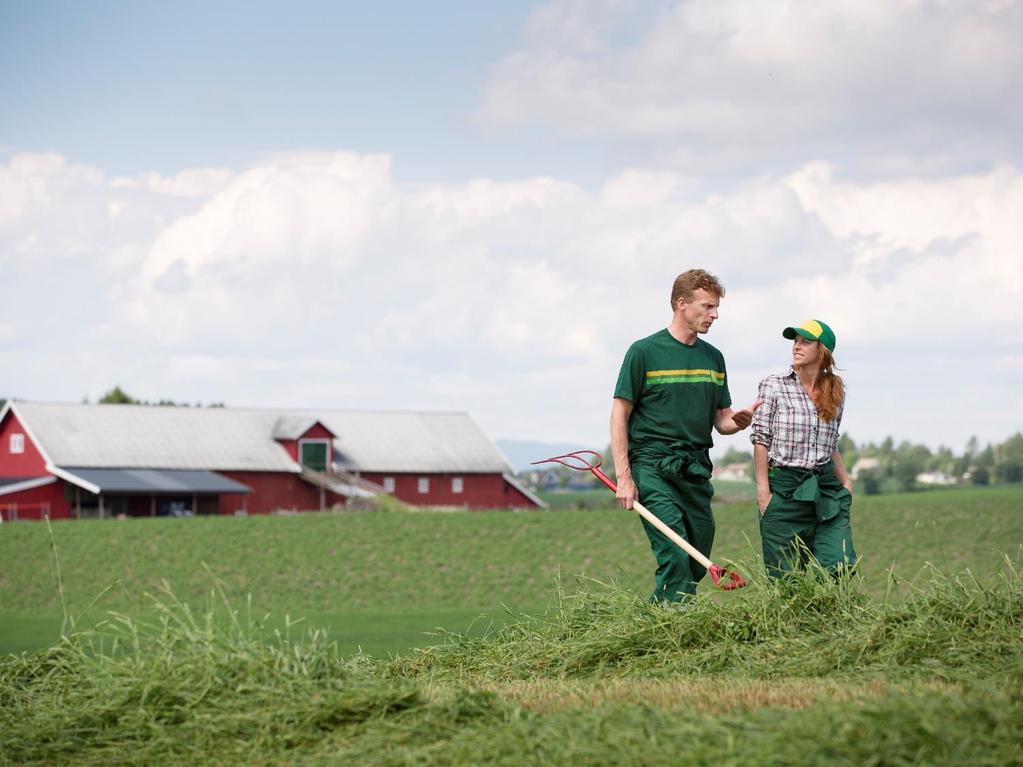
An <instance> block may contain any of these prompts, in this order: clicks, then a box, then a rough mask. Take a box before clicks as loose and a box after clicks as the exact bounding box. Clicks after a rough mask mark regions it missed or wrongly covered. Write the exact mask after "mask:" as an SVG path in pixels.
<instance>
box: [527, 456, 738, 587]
mask: <svg viewBox="0 0 1023 767" xmlns="http://www.w3.org/2000/svg"><path fill="white" fill-rule="evenodd" d="M583 454H588V455H593V456H596V462H595V463H591V462H590V461H589V460H588V459H586V458H584V457H583ZM575 461H577V462H578V463H573V462H575ZM602 461H603V457H602V456H601V455H600V453H598V452H596V451H594V450H576V451H575V452H574V453H566V454H565V455H556V456H554V457H553V458H546V459H544V460H542V461H533V462H532V464H531V465H535V464H541V463H560V464H561V465H562V466H567V467H568V468H570V469H575V470H576V471H589V472H592V473H593V476H595V477H596V478H597V479H599V480H600V481H601V482H603V483H604V484H605V485H607V487H608V488H610V490H611V492H613V493H617V492H618V485H616V484H615V482H614V480H613V479H611V478H610V477H609V476H607V474H605V473H604V472H602V471H601V470H600V464H601V462H602ZM632 508H633V510H634V511H635V512H636V513H637V514H639V515H640V516H641V517H643V519H645V520H646V521H647V522H649V523H650V524H651V525H653V526H654V527H656V528H657V529H658V530H660V532H661V534H662V535H664V537H665V538H667V539H668V540H669V541H671V542H672V543H674V544H675V545H676V546H678V547H679V548H680V549H682V550H683V551H684V552H685V553H686V554H688V555H689V556H691V557H692V558H693V559H695V560H696V561H697V562H699V563H700V564H701V565H703V566H704V567H705V568H707V572H709V573H710V577H711V580H713V581H714V585H715V586H719V587H720V588H722V589H724V590H726V591H731V590H732V589H741V588H742V587H743V586H745V585H746V581H745V580H743V577H742V576H741V575H739V573H737V572H735V571H734V570H729V569H727V568H724V567H721V566H720V565H716V564H714V563H713V562H711V561H710V560H709V559H707V557H705V556H704V555H703V553H702V552H701V551H699V550H698V549H697V548H696V547H695V546H693V544H691V543H690V542H689V541H687V540H686V539H685V538H683V537H682V536H681V535H679V534H678V533H676V532H675V531H674V530H672V529H671V528H670V527H668V526H667V525H666V524H664V522H663V521H662V520H661V519H660V517H658V516H657V515H656V514H654V513H653V512H651V511H650V510H649V509H648V508H647V507H646V506H644V505H643V504H641V503H640V502H639V501H638V500H637V501H633V502H632ZM722 578H724V579H725V580H724V582H722Z"/></svg>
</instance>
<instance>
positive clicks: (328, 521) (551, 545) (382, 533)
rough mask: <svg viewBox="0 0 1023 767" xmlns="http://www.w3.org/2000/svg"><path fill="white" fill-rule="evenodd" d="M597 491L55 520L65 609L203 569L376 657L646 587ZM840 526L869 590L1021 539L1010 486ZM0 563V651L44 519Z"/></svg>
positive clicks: (975, 564) (42, 587)
mask: <svg viewBox="0 0 1023 767" xmlns="http://www.w3.org/2000/svg"><path fill="white" fill-rule="evenodd" d="M721 495H725V494H724V493H721ZM599 497H600V498H603V499H604V500H605V501H606V503H607V505H606V506H605V508H603V509H595V510H590V511H560V512H557V513H553V512H551V513H543V512H530V513H524V512H522V513H509V512H474V513H450V512H437V513H432V512H409V513H400V512H392V513H380V514H370V513H359V514H309V515H298V516H263V517H248V518H233V517H232V518H209V517H199V518H193V519H166V518H158V519H135V520H119V521H117V520H109V521H90V522H60V523H54V525H53V535H54V542H55V544H56V551H57V555H58V556H59V559H60V566H61V571H62V576H63V577H62V580H63V588H64V598H65V601H66V603H67V607H68V611H69V613H70V614H71V615H72V617H78V616H79V615H80V614H81V613H82V612H83V611H85V610H86V609H87V608H90V605H92V606H91V608H90V609H89V611H88V613H87V614H86V615H85V617H84V618H83V621H84V622H86V623H87V622H88V621H89V620H90V619H94V620H99V619H102V618H103V617H104V616H105V614H106V611H108V610H118V611H122V612H130V613H138V612H140V611H141V612H144V611H145V610H146V599H145V596H144V595H145V594H146V593H147V592H152V591H153V590H154V589H156V588H157V587H158V586H159V584H160V583H161V581H167V582H168V583H169V584H170V585H171V586H172V588H173V589H174V591H175V593H176V594H177V595H178V596H179V597H180V598H181V599H183V600H185V601H188V602H191V603H199V602H201V601H202V600H203V599H204V598H205V596H206V594H207V592H208V590H209V588H210V578H209V575H208V573H207V571H206V569H205V568H206V567H208V568H209V569H210V570H211V571H212V572H213V574H215V575H216V576H217V577H218V578H220V579H222V581H223V582H224V584H225V587H226V590H227V594H228V596H229V598H230V599H231V601H232V602H233V603H238V604H241V603H243V602H244V601H245V600H246V599H247V597H248V596H249V595H252V597H253V598H254V600H255V603H256V605H257V607H258V608H259V609H260V610H262V611H266V612H268V613H271V614H272V615H274V616H276V617H277V618H278V620H283V618H284V616H285V615H290V616H291V617H292V618H294V617H304V618H305V619H306V620H307V621H308V622H309V624H310V625H312V626H314V627H322V628H327V629H329V630H330V632H331V634H332V635H333V636H334V637H335V638H336V639H338V640H339V641H340V642H341V643H342V645H343V646H344V647H345V648H346V649H350V650H354V649H356V648H357V647H362V649H363V650H364V651H365V652H368V653H370V654H373V655H386V654H388V653H392V652H399V651H405V650H408V649H410V648H411V647H413V646H415V645H419V644H423V643H428V642H430V641H432V640H431V639H430V638H429V637H427V636H425V633H424V632H427V631H429V630H431V629H432V628H434V627H437V626H442V627H445V628H448V629H452V630H461V629H463V628H465V627H466V626H468V625H469V623H470V622H471V621H472V620H473V619H474V618H475V617H476V616H478V615H479V614H481V613H487V614H490V615H494V616H496V617H497V619H499V620H500V619H501V618H502V616H503V614H504V613H505V608H508V609H510V610H511V611H513V612H534V611H539V610H542V609H543V608H544V607H545V605H546V604H547V602H548V600H549V598H550V595H551V591H552V588H553V584H554V581H555V579H556V578H558V577H561V579H562V580H563V581H564V582H565V583H566V585H567V586H568V587H569V588H571V587H572V583H573V582H574V581H573V578H574V576H577V575H583V576H587V577H591V578H596V579H598V580H601V581H609V580H615V581H617V582H619V583H621V584H623V585H624V586H626V587H627V588H630V589H633V590H635V591H637V592H639V593H642V594H646V593H648V591H649V590H650V588H651V586H652V557H651V555H650V553H649V544H648V543H647V541H646V537H645V535H644V533H643V531H642V528H641V525H640V522H639V520H638V518H637V517H636V515H635V514H632V513H626V512H624V511H621V510H617V509H615V508H613V506H611V505H610V504H612V503H613V498H612V496H611V494H610V493H608V492H607V491H604V492H602V493H601V495H600V496H599ZM726 497H728V496H726ZM716 514H717V518H718V534H717V540H716V543H715V548H714V556H715V558H716V559H718V560H722V559H729V558H730V559H732V560H736V561H739V562H742V563H744V564H746V563H749V564H747V567H755V566H756V565H755V564H753V563H752V560H753V559H754V558H755V555H756V546H757V545H758V542H759V539H758V532H757V522H756V512H755V510H754V508H753V506H752V501H749V502H748V503H719V504H717V506H716ZM853 524H854V533H855V540H856V546H857V549H858V551H859V552H860V554H861V556H862V557H863V578H864V581H865V582H866V584H867V587H868V590H869V591H870V592H871V593H872V594H874V595H875V596H879V595H881V594H882V593H883V592H884V590H885V588H886V586H887V570H888V569H889V568H890V567H893V566H894V568H895V571H896V573H898V574H900V575H901V576H902V577H903V578H912V577H913V576H914V575H915V574H916V573H917V572H919V570H920V568H921V567H922V566H923V565H924V563H925V562H930V563H932V564H934V565H936V566H937V567H939V568H940V569H942V570H944V571H948V572H953V571H959V570H963V569H966V568H970V569H971V570H973V571H974V572H975V573H978V574H979V575H985V574H988V573H990V572H992V571H993V570H994V569H996V568H997V566H998V564H999V560H1000V557H1001V553H1002V552H1005V551H1009V550H1011V549H1012V548H1013V547H1014V546H1017V545H1021V544H1023V491H1021V490H1019V489H1017V488H994V489H989V490H947V491H942V492H931V493H915V494H907V495H888V496H872V497H863V498H858V499H857V501H856V506H855V508H854V522H853ZM0 563H2V565H0V653H2V652H11V651H20V650H27V649H40V648H42V647H44V646H46V645H48V644H52V643H53V642H55V641H56V640H57V638H58V636H59V629H60V625H61V621H62V615H63V611H62V607H61V601H60V596H59V594H58V590H57V583H56V580H55V577H54V568H53V564H52V554H51V546H50V538H49V535H48V534H47V531H46V527H45V526H44V525H42V524H38V523H23V524H12V525H5V526H4V527H3V528H2V529H0ZM107 589H109V590H107ZM105 590H106V591H105ZM104 591H105V593H104ZM101 594H102V596H100V598H99V599H98V600H97V599H96V598H97V596H99V595H101ZM94 600H95V604H93V602H94Z"/></svg>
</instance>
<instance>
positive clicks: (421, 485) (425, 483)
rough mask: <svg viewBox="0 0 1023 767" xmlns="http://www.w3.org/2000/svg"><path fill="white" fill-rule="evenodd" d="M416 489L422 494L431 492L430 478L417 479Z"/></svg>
mask: <svg viewBox="0 0 1023 767" xmlns="http://www.w3.org/2000/svg"><path fill="white" fill-rule="evenodd" d="M416 490H418V491H419V493H420V494H421V495H425V494H426V493H428V492H430V478H429V477H420V478H419V479H418V480H417V481H416Z"/></svg>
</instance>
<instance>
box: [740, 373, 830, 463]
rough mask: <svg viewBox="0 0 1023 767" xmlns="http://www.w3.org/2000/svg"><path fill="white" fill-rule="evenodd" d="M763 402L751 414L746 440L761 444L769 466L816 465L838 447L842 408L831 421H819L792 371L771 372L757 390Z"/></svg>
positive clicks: (809, 399)
mask: <svg viewBox="0 0 1023 767" xmlns="http://www.w3.org/2000/svg"><path fill="white" fill-rule="evenodd" d="M757 397H758V399H762V400H763V401H764V403H763V404H762V405H761V406H760V407H759V408H757V411H756V413H755V414H754V416H753V431H752V433H751V434H750V441H751V442H752V443H753V444H754V445H765V446H766V447H767V456H768V459H769V462H770V465H771V466H787V467H790V468H798V469H816V468H817V467H818V466H823V465H824V464H826V463H827V462H828V461H830V460H831V456H832V454H833V453H834V452H835V449H836V448H837V447H838V429H839V426H840V425H841V424H842V408H839V411H838V416H837V417H836V418H835V420H833V421H822V420H821V418H820V416H819V415H817V408H816V407H815V406H814V404H813V400H812V399H811V398H810V395H809V394H807V393H806V389H804V388H803V385H802V384H801V383H799V376H797V375H796V371H795V370H793V369H792V368H789V372H788V373H785V374H783V375H771V376H768V377H767V378H765V379H764V380H763V381H761V382H760V388H759V389H758V394H757Z"/></svg>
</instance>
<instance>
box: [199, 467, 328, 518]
mask: <svg viewBox="0 0 1023 767" xmlns="http://www.w3.org/2000/svg"><path fill="white" fill-rule="evenodd" d="M217 474H220V475H222V476H224V477H227V478H228V479H233V480H234V481H235V482H241V483H242V484H243V485H246V486H248V487H250V488H252V492H251V493H249V495H248V496H243V495H226V494H225V495H221V496H220V513H221V514H233V513H234V512H236V511H241V509H242V508H244V509H246V510H247V511H248V512H249V513H250V514H267V513H269V512H271V511H274V510H276V509H296V510H298V511H315V510H317V509H319V508H320V489H319V488H318V487H316V486H315V485H311V484H309V483H308V482H306V481H305V480H303V479H299V476H298V475H297V474H286V473H284V472H269V471H218V472H217ZM344 502H345V499H344V497H343V496H339V495H336V494H335V493H331V492H330V491H326V492H325V494H324V503H325V504H326V506H327V508H330V507H331V506H333V505H334V504H335V503H344Z"/></svg>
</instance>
